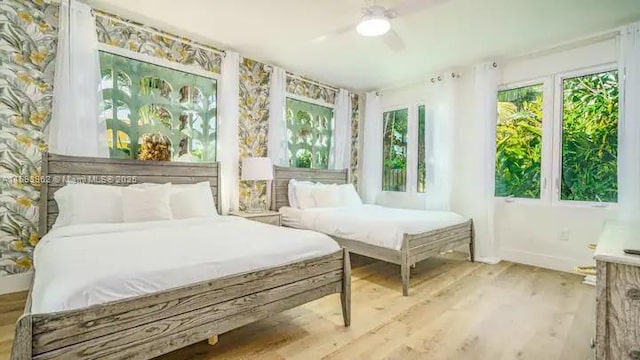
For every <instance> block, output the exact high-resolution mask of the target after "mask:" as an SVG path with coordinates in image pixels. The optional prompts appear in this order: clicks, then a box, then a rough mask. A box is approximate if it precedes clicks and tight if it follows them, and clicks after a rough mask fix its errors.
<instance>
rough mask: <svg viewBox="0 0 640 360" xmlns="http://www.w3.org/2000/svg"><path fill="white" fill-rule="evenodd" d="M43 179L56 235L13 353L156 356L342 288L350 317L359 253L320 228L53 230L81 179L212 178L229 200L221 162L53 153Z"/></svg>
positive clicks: (41, 249) (38, 257) (179, 223)
mask: <svg viewBox="0 0 640 360" xmlns="http://www.w3.org/2000/svg"><path fill="white" fill-rule="evenodd" d="M42 176H43V178H44V180H45V182H44V183H43V184H42V189H41V203H40V211H41V212H40V214H41V216H40V219H41V222H40V231H41V234H45V233H47V232H48V233H47V235H46V236H44V237H43V238H42V240H41V242H40V244H39V245H38V247H37V249H36V252H35V256H34V260H35V270H36V271H35V275H34V282H33V284H32V288H31V291H30V294H29V298H28V301H27V304H26V306H25V311H24V314H23V315H22V316H21V317H20V318H19V320H18V321H17V324H16V331H15V339H14V344H13V349H12V359H16V360H23V359H32V358H33V359H54V358H56V359H81V358H82V359H86V358H109V359H149V358H152V357H155V356H158V355H161V354H164V353H167V352H170V351H173V350H175V349H178V348H181V347H184V346H187V345H189V344H192V343H195V342H199V341H203V340H206V339H210V341H211V339H215V338H216V337H217V335H218V334H222V333H224V332H227V331H229V330H232V329H234V328H237V327H240V326H243V325H245V324H248V323H251V322H254V321H257V320H260V319H263V318H266V317H268V316H270V315H272V314H275V313H279V312H282V311H284V310H286V309H289V308H292V307H296V306H298V305H301V304H304V303H307V302H310V301H313V300H315V299H318V298H321V297H324V296H327V295H330V294H334V293H340V294H341V302H342V314H343V319H344V324H345V326H348V325H349V323H350V265H349V256H348V253H347V251H346V250H343V249H341V248H340V247H339V246H338V244H336V243H335V241H333V240H331V239H330V238H329V237H327V236H325V235H322V234H319V233H315V232H311V231H303V230H294V229H287V228H281V227H275V226H270V225H265V224H261V223H257V222H251V221H249V220H245V219H241V218H237V217H227V216H218V217H211V218H193V219H182V220H167V221H156V222H139V223H136V222H132V223H110V224H80V225H70V226H63V227H60V226H56V227H53V228H52V225H53V224H54V222H55V221H56V219H57V217H58V205H57V203H56V201H55V200H54V196H53V195H54V193H55V192H56V191H58V190H59V189H60V188H61V187H62V185H64V182H65V181H68V180H71V179H78V178H80V179H85V180H86V179H87V177H93V178H92V181H100V179H105V181H109V183H110V184H112V185H113V182H115V181H117V180H116V179H128V177H129V178H130V177H131V176H134V177H135V179H136V180H137V182H140V183H172V184H194V183H200V182H202V181H209V183H210V184H211V191H212V195H213V197H214V198H215V200H216V204H219V201H218V200H219V189H220V187H219V174H218V164H216V163H213V164H187V163H178V162H153V161H127V160H113V159H93V158H84V157H68V156H58V155H52V154H44V158H43V163H42ZM102 176H104V177H105V178H101V177H102ZM106 177H111V178H106ZM119 185H123V186H124V185H129V183H128V182H126V181H123V182H121V183H120V184H119ZM86 201H87V202H91V201H95V200H94V199H86ZM92 205H93V206H101V204H100V203H95V204H92Z"/></svg>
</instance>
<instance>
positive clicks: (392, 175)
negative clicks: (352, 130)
mask: <svg viewBox="0 0 640 360" xmlns="http://www.w3.org/2000/svg"><path fill="white" fill-rule="evenodd" d="M382 118H383V132H382V190H383V191H407V132H408V128H409V109H408V108H404V109H398V110H391V111H385V112H384V113H383V115H382Z"/></svg>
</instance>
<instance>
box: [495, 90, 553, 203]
mask: <svg viewBox="0 0 640 360" xmlns="http://www.w3.org/2000/svg"><path fill="white" fill-rule="evenodd" d="M542 92H543V86H542V84H537V85H532V86H526V87H521V88H516V89H509V90H503V91H499V92H498V120H497V121H498V122H497V125H496V175H495V195H496V196H514V197H519V198H540V175H541V160H542Z"/></svg>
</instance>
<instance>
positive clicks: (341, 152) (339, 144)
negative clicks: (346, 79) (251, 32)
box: [329, 89, 351, 169]
mask: <svg viewBox="0 0 640 360" xmlns="http://www.w3.org/2000/svg"><path fill="white" fill-rule="evenodd" d="M350 163H351V94H350V93H349V92H348V91H347V90H344V89H340V91H338V97H337V98H336V107H335V128H334V136H333V142H332V151H331V156H330V157H329V168H331V169H346V168H348V167H349V164H350Z"/></svg>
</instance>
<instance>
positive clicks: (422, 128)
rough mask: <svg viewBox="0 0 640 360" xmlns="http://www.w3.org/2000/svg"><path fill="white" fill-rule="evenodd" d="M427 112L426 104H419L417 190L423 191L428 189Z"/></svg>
mask: <svg viewBox="0 0 640 360" xmlns="http://www.w3.org/2000/svg"><path fill="white" fill-rule="evenodd" d="M426 121H427V113H426V107H425V106H424V105H419V106H418V180H417V184H416V186H417V191H418V192H419V193H423V192H425V191H426V189H427V157H426V156H427V148H426V145H427V144H426V143H427V139H426V136H427V123H426Z"/></svg>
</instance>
